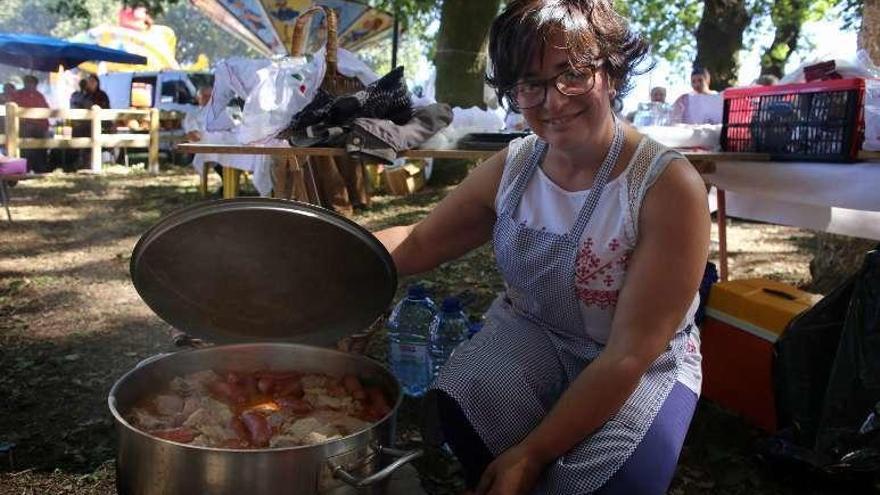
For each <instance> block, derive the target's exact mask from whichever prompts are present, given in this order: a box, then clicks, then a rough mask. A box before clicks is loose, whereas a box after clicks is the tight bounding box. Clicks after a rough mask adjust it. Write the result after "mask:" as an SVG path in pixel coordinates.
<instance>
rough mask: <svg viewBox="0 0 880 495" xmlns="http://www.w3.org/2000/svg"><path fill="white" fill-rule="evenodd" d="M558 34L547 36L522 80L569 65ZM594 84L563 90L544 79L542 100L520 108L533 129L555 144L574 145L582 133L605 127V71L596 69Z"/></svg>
mask: <svg viewBox="0 0 880 495" xmlns="http://www.w3.org/2000/svg"><path fill="white" fill-rule="evenodd" d="M561 46H564V39H563V37H562V36H561V35H555V36H553V37H551V38H550V40H549V42H548V43H547V44H546V46H545V48H544V53H543V57H535V58H534V59H533V60H532V63H531V64H530V65H529V69H528V71H527V72H526V74H525V75H524V76H523V78H522V80H523V81H529V80H547V79H550V78H552V77H554V76H556V75H558V74H560V73H562V72H564V71H566V70H567V69H569V68H570V65H569V60H568V51H567V50H566V49H564V48H558V47H561ZM595 73H596V75H595V83H594V85H593V88H592V89H591V90H589V91H588V92H586V93H585V94H582V95H577V96H567V95H564V94H562V93H561V92H560V91H559V90H558V89H557V88H556V86H555V85H554V83H553V82H552V81H550V82H548V83H547V95H546V98H545V99H544V103H543V104H541V105H538V106H536V107H533V108H526V109H523V110H522V114H523V117H525V119H526V121H527V122H528V123H529V126H530V127H531V129H532V131H533V132H534V133H535V134H537V135H538V136H540V137H541V138H542V139H544V140H545V141H547V143H549V144H550V145H551V146H556V147H557V148H560V149H564V148H577V147H578V146H582V145H583V141H584V137H586V136H589V134H590V133H592V132H599V131H600V130H602V129H604V126H605V125H606V122H607V119H608V118H609V116H610V113H611V104H610V99H609V95H608V82H607V78H606V76H605V72H604V71H603V70H602V69H601V68H599V69H596V71H595Z"/></svg>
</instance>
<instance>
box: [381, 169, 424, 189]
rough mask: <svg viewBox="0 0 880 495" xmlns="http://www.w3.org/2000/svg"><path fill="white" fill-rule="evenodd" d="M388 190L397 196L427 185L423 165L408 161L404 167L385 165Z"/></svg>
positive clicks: (384, 174)
mask: <svg viewBox="0 0 880 495" xmlns="http://www.w3.org/2000/svg"><path fill="white" fill-rule="evenodd" d="M382 175H383V176H384V177H385V188H386V190H387V191H388V192H389V193H390V194H393V195H395V196H406V195H408V194H412V193H414V192H416V191H419V190H421V189H422V188H423V187H425V171H424V168H423V166H421V165H417V164H414V163H407V164H406V165H404V166H402V167H394V168H389V167H385V172H384V173H383V174H382Z"/></svg>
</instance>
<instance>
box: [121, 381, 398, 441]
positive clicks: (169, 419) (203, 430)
mask: <svg viewBox="0 0 880 495" xmlns="http://www.w3.org/2000/svg"><path fill="white" fill-rule="evenodd" d="M390 411H391V406H390V405H389V402H388V400H387V399H386V397H385V395H384V394H383V393H382V390H380V389H379V388H378V387H369V386H364V385H363V384H362V383H361V381H360V379H358V377H356V376H353V375H346V376H343V377H341V378H339V377H333V376H329V375H323V374H301V373H297V372H293V371H290V372H280V371H258V372H254V373H238V372H218V371H211V370H208V371H200V372H197V373H191V374H189V375H186V376H182V377H175V378H174V379H172V380H171V382H170V383H169V385H168V387H167V388H166V389H165V390H163V391H161V392H160V393H159V394H157V395H155V396H153V397H149V398H147V399H146V400H144V401H142V402H141V403H140V404H138V406H137V407H134V408H132V410H131V412H130V413H129V414H128V417H127V419H128V421H129V422H130V423H131V424H132V425H133V426H134V427H136V428H139V429H141V430H143V431H145V432H146V433H149V434H150V435H153V436H155V437H158V438H162V439H165V440H172V441H175V442H180V443H188V444H191V445H199V446H205V447H222V448H240V449H258V448H267V447H273V448H274V447H294V446H300V445H312V444H316V443H321V442H325V441H328V440H333V439H335V438H340V437H342V436H345V435H349V434H351V433H354V432H357V431H360V430H363V429H365V428H367V427H369V426H370V424H371V423H372V422H375V421H378V420H379V419H382V418H383V417H385V415H386V414H388V413H389V412H390Z"/></svg>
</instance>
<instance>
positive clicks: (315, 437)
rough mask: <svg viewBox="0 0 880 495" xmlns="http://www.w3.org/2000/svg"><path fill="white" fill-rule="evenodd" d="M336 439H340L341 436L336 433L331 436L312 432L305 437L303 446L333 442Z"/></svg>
mask: <svg viewBox="0 0 880 495" xmlns="http://www.w3.org/2000/svg"><path fill="white" fill-rule="evenodd" d="M337 438H342V436H341V435H340V434H338V433H335V434H332V435H325V434H323V433H318V432H317V431H313V432H311V433H309V434H308V435H306V437H305V438H304V439H303V445H315V444H319V443H324V442H326V441H328V440H335V439H337Z"/></svg>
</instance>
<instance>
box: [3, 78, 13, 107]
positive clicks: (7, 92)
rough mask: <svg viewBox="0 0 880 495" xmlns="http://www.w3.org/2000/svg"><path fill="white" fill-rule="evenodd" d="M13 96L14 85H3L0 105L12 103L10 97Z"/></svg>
mask: <svg viewBox="0 0 880 495" xmlns="http://www.w3.org/2000/svg"><path fill="white" fill-rule="evenodd" d="M14 94H15V84H12V83H10V82H8V83H5V84H3V93H0V104H2V105H5V104H6V103H8V102H10V101H12V95H14Z"/></svg>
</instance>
